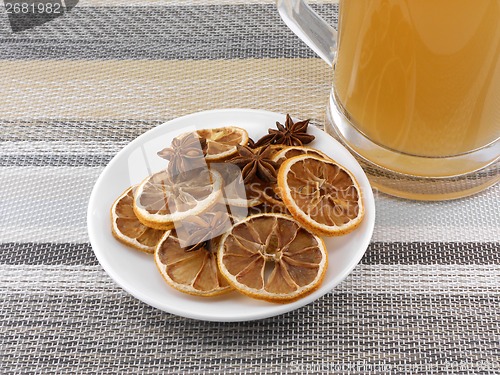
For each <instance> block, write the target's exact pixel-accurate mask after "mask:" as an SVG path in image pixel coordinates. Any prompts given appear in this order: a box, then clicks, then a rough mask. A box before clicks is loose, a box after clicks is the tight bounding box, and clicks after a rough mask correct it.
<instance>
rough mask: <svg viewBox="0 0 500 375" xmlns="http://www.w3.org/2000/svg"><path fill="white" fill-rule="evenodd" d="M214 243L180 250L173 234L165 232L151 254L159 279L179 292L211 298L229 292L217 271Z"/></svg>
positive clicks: (226, 284) (174, 232)
mask: <svg viewBox="0 0 500 375" xmlns="http://www.w3.org/2000/svg"><path fill="white" fill-rule="evenodd" d="M216 248H217V239H211V240H208V241H206V242H204V243H202V244H200V246H198V247H197V248H196V249H194V250H192V251H186V250H185V249H183V248H181V246H180V244H179V239H178V238H177V235H176V231H175V230H171V231H167V232H165V235H164V236H163V238H162V239H161V242H160V243H159V244H158V246H157V247H156V250H155V255H154V258H155V263H156V266H157V267H158V270H159V271H160V273H161V275H162V276H163V279H164V280H165V281H166V282H167V284H169V285H170V286H172V287H173V288H175V289H177V290H178V291H180V292H183V293H187V294H191V295H195V296H202V297H211V296H216V295H219V294H224V293H227V292H229V291H231V290H232V288H231V286H230V285H229V283H228V282H227V281H226V280H225V278H224V277H222V276H221V274H220V272H219V270H218V268H217V254H216Z"/></svg>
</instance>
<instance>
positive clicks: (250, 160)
mask: <svg viewBox="0 0 500 375" xmlns="http://www.w3.org/2000/svg"><path fill="white" fill-rule="evenodd" d="M236 147H237V149H238V156H236V157H234V158H232V159H230V160H228V163H233V164H235V165H237V166H238V167H240V168H241V174H242V175H243V182H244V183H249V182H252V181H253V180H254V179H255V177H258V178H259V179H261V180H262V181H266V182H276V176H277V172H276V170H277V169H278V164H276V162H274V161H272V160H271V158H270V157H271V148H270V147H263V148H260V149H258V150H254V149H251V148H250V147H248V146H240V145H238V146H236Z"/></svg>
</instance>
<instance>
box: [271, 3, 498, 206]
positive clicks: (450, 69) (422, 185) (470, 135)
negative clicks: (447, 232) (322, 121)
mask: <svg viewBox="0 0 500 375" xmlns="http://www.w3.org/2000/svg"><path fill="white" fill-rule="evenodd" d="M277 7H278V10H279V13H280V15H281V17H282V18H283V20H284V21H285V23H286V24H287V25H288V26H289V27H290V29H291V30H292V31H293V32H295V34H297V35H298V36H299V37H300V38H301V39H302V40H303V41H304V42H305V43H306V44H307V45H308V46H309V47H310V48H312V49H313V50H314V51H315V52H316V53H317V54H318V55H319V56H320V57H321V58H322V59H323V60H325V61H326V63H328V64H329V65H331V66H332V67H333V85H332V90H331V94H330V100H329V106H328V110H327V121H326V130H327V131H328V132H329V133H330V134H332V135H333V136H334V137H336V138H337V139H339V140H340V141H341V142H342V143H343V144H344V145H345V146H346V147H347V148H348V149H349V150H350V151H351V152H352V153H353V154H354V155H355V156H356V157H357V159H358V161H359V162H360V163H361V165H362V166H363V167H364V169H365V172H366V173H367V174H368V177H369V178H370V180H371V182H372V185H373V186H374V187H376V188H378V189H379V190H381V191H383V192H386V193H389V194H392V195H396V196H399V197H404V198H411V199H422V200H442V199H453V198H458V197H463V196H467V195H471V194H474V193H476V192H478V191H481V190H483V189H485V188H486V187H488V186H491V185H493V184H495V183H496V182H498V181H499V179H500V173H499V169H500V162H499V160H500V0H340V1H339V22H338V28H337V30H338V33H337V32H336V31H335V29H334V28H333V27H331V26H330V25H328V24H327V23H326V22H325V21H324V20H323V19H322V18H320V17H319V16H318V15H317V14H316V13H315V12H314V11H313V10H312V9H311V8H310V7H309V6H308V5H307V4H306V2H305V1H303V0H277Z"/></svg>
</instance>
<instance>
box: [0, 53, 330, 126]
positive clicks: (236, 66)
mask: <svg viewBox="0 0 500 375" xmlns="http://www.w3.org/2000/svg"><path fill="white" fill-rule="evenodd" d="M0 69H1V70H2V72H4V73H3V74H2V75H1V76H0V95H1V97H2V101H1V104H0V111H1V114H0V118H2V119H17V120H21V119H63V118H65V119H77V120H84V119H154V120H168V119H171V118H174V117H177V116H180V115H185V114H187V113H192V112H196V111H200V110H206V109H215V108H229V107H239V108H257V109H266V110H271V111H276V112H282V113H287V112H288V113H292V114H293V115H295V116H297V117H299V118H311V119H312V120H315V121H317V122H321V123H322V122H323V121H324V117H325V108H326V103H327V97H328V92H329V86H330V84H329V82H330V73H331V71H330V68H329V67H328V66H327V65H326V64H325V63H324V62H323V61H322V60H320V59H259V60H257V59H247V60H198V61H194V60H183V61H178V60H169V61H159V60H126V61H116V60H113V61H71V60H69V61H68V60H58V61H1V62H0Z"/></svg>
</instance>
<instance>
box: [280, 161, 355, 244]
mask: <svg viewBox="0 0 500 375" xmlns="http://www.w3.org/2000/svg"><path fill="white" fill-rule="evenodd" d="M278 186H279V188H280V195H281V198H282V199H283V202H285V205H286V206H287V208H288V210H289V211H290V213H291V214H292V215H293V216H294V217H295V218H296V219H297V220H298V221H299V222H300V223H301V224H302V225H304V226H305V227H306V228H308V229H310V230H311V231H313V232H314V233H317V234H323V235H327V236H336V235H341V234H345V233H348V232H350V231H352V230H354V229H355V228H357V227H358V225H359V224H360V223H361V220H362V219H363V216H364V205H363V199H362V196H361V189H360V187H359V184H358V183H357V181H356V179H355V178H354V176H353V175H352V173H351V172H349V171H348V170H347V169H345V168H344V167H342V166H341V165H339V164H337V163H335V162H334V161H332V160H325V159H323V158H318V157H316V156H311V155H308V154H305V155H299V156H295V157H293V158H291V159H288V160H286V161H284V162H283V164H282V165H281V167H280V170H279V173H278Z"/></svg>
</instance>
